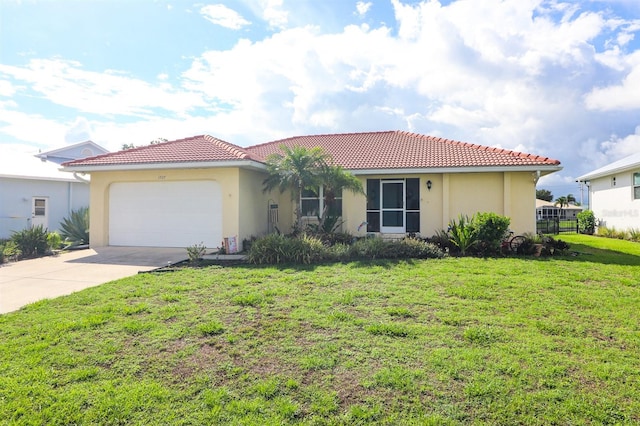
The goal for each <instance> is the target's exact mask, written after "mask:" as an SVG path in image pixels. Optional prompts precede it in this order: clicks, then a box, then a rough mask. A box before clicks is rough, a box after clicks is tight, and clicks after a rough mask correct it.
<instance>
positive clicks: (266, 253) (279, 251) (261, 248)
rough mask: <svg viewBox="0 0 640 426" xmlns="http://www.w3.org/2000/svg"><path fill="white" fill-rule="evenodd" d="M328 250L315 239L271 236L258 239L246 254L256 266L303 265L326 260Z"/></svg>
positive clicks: (304, 235)
mask: <svg viewBox="0 0 640 426" xmlns="http://www.w3.org/2000/svg"><path fill="white" fill-rule="evenodd" d="M329 257H330V256H329V253H328V248H327V247H326V246H325V245H324V244H323V243H322V241H321V240H320V239H318V238H316V237H313V236H309V235H306V234H301V235H299V236H284V235H280V234H271V235H267V236H265V237H262V238H258V239H257V240H256V241H254V243H253V244H252V245H251V249H250V250H249V252H248V253H247V260H248V261H249V262H251V263H257V264H279V263H304V264H309V263H313V262H318V261H322V260H324V259H328V258H329Z"/></svg>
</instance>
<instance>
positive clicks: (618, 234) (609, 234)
mask: <svg viewBox="0 0 640 426" xmlns="http://www.w3.org/2000/svg"><path fill="white" fill-rule="evenodd" d="M597 235H599V236H601V237H606V238H616V239H618V240H624V239H625V238H626V237H627V233H626V232H625V231H618V230H617V229H616V228H615V227H614V226H612V227H610V228H609V227H607V226H598V232H597Z"/></svg>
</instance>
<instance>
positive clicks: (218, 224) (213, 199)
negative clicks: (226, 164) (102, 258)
mask: <svg viewBox="0 0 640 426" xmlns="http://www.w3.org/2000/svg"><path fill="white" fill-rule="evenodd" d="M109 194H110V197H109V244H110V245H120V246H146V247H188V246H191V245H194V244H199V243H200V242H202V243H204V244H205V245H206V246H207V247H217V246H219V245H220V241H221V240H222V204H221V200H222V196H221V190H220V185H219V184H218V183H217V182H215V181H185V182H126V183H125V182H122V183H115V184H113V185H111V188H110V191H109Z"/></svg>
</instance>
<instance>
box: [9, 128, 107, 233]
mask: <svg viewBox="0 0 640 426" xmlns="http://www.w3.org/2000/svg"><path fill="white" fill-rule="evenodd" d="M107 152H108V151H107V150H106V149H104V148H102V147H101V146H99V145H97V144H96V143H94V142H91V141H85V142H80V143H77V144H74V145H68V146H65V147H63V148H59V149H55V150H52V151H47V152H43V153H39V154H28V153H21V152H13V153H9V154H5V155H2V156H1V157H0V238H9V237H10V236H11V234H12V232H14V231H21V230H23V229H26V228H29V227H31V226H38V225H42V226H43V227H44V228H46V229H48V230H49V231H58V230H59V227H60V222H61V221H62V220H63V219H64V218H66V217H68V216H69V215H70V214H71V212H72V211H73V210H78V209H79V208H81V207H89V182H88V176H87V177H82V176H76V175H73V174H71V173H65V172H61V171H60V170H59V169H60V164H61V163H62V162H64V161H69V160H70V159H78V158H82V157H83V156H95V155H98V154H104V153H107Z"/></svg>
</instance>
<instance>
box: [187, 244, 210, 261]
mask: <svg viewBox="0 0 640 426" xmlns="http://www.w3.org/2000/svg"><path fill="white" fill-rule="evenodd" d="M206 252H207V247H205V245H204V244H203V243H202V242H200V244H194V245H192V246H189V247H187V256H188V257H189V262H191V263H196V262H197V261H199V260H201V259H202V256H204V255H205V253H206Z"/></svg>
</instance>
